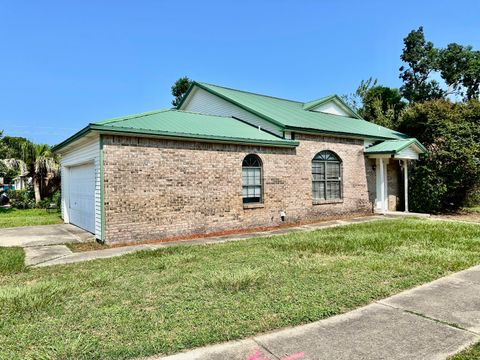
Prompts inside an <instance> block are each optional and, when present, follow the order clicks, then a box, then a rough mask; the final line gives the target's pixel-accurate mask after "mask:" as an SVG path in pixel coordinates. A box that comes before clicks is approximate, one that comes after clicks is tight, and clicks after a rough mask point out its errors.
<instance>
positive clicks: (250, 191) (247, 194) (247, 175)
mask: <svg viewBox="0 0 480 360" xmlns="http://www.w3.org/2000/svg"><path fill="white" fill-rule="evenodd" d="M262 181H263V180H262V161H261V160H260V158H259V157H258V156H257V155H254V154H250V155H247V156H245V158H244V159H243V163H242V184H243V188H242V196H243V203H244V204H249V203H261V202H263V192H262Z"/></svg>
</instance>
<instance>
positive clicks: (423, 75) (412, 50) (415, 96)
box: [400, 27, 480, 102]
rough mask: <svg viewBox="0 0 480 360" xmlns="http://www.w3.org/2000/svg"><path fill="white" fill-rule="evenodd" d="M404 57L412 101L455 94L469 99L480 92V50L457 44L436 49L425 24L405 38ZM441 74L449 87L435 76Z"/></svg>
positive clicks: (404, 75) (403, 73)
mask: <svg viewBox="0 0 480 360" xmlns="http://www.w3.org/2000/svg"><path fill="white" fill-rule="evenodd" d="M403 42H404V45H405V46H404V48H403V53H402V55H401V56H400V58H401V59H402V61H403V62H405V63H406V67H405V66H402V67H401V68H400V78H401V79H402V80H403V85H402V87H401V88H400V90H401V93H402V95H403V96H404V97H405V98H406V99H407V100H408V101H410V102H421V101H428V100H432V99H439V98H442V97H446V96H447V95H450V94H452V93H454V94H457V95H460V96H462V97H464V99H465V100H471V99H478V97H479V95H480V51H475V50H473V49H472V47H471V46H463V45H459V44H457V43H451V44H448V45H447V47H446V48H444V49H441V48H435V47H434V46H433V43H432V42H430V41H426V40H425V35H424V33H423V27H419V28H418V30H413V31H411V32H410V33H409V34H408V35H407V37H406V38H405V39H404V40H403ZM435 72H436V73H439V74H440V76H441V78H442V79H443V81H444V82H445V85H446V86H447V87H448V89H447V90H445V89H442V88H441V86H440V84H439V83H438V81H436V80H433V79H432V78H431V75H432V74H433V73H435Z"/></svg>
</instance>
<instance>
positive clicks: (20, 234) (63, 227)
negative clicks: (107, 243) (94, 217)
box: [0, 224, 93, 247]
mask: <svg viewBox="0 0 480 360" xmlns="http://www.w3.org/2000/svg"><path fill="white" fill-rule="evenodd" d="M92 238H93V235H92V234H91V233H89V232H87V231H85V230H83V229H80V228H78V227H76V226H74V225H70V224H59V225H41V226H22V227H16V228H6V229H0V247H10V246H20V247H30V246H48V245H59V244H68V243H75V242H85V241H88V240H91V239H92Z"/></svg>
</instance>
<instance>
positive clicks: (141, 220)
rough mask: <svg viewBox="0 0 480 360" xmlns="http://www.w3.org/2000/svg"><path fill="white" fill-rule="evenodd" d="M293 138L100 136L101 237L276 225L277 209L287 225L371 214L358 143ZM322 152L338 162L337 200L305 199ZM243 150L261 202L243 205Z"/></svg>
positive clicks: (365, 164) (367, 173) (367, 174)
mask: <svg viewBox="0 0 480 360" xmlns="http://www.w3.org/2000/svg"><path fill="white" fill-rule="evenodd" d="M296 140H299V141H300V146H298V147H297V148H295V149H284V148H273V147H262V146H245V145H232V144H213V143H200V142H183V141H171V140H162V139H152V138H137V137H121V136H105V138H104V171H105V173H104V181H105V223H106V228H105V231H106V232H105V235H106V236H105V239H106V241H107V242H132V241H133V242H134V241H143V240H154V239H161V238H165V237H173V236H182V235H190V234H197V233H210V232H217V231H223V230H232V229H244V228H249V227H259V226H275V225H278V224H280V223H281V219H280V211H282V210H283V211H285V212H286V215H287V216H286V222H290V223H291V222H298V221H309V220H316V219H322V218H327V217H331V216H336V215H346V214H365V213H371V212H372V203H371V202H372V201H373V200H372V194H369V189H373V191H374V190H375V183H374V182H375V173H374V172H373V170H372V168H371V166H370V165H369V160H366V159H365V157H364V155H363V141H360V140H353V139H340V138H334V137H323V136H313V135H302V134H296ZM322 150H331V151H334V152H335V153H336V154H338V156H339V157H340V158H341V159H342V161H343V201H341V202H339V203H329V204H318V205H314V204H313V203H312V185H311V159H312V158H313V157H314V156H315V154H316V153H317V152H319V151H322ZM250 153H256V154H258V155H259V156H260V158H261V159H262V162H263V175H264V189H263V194H264V204H263V206H262V207H258V208H253V209H244V206H243V203H242V160H243V158H244V157H245V156H246V155H247V154H250ZM372 173H373V175H372ZM372 181H373V185H372ZM369 183H370V184H369ZM374 197H375V196H374V194H373V198H374Z"/></svg>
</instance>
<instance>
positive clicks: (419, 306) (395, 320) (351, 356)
mask: <svg viewBox="0 0 480 360" xmlns="http://www.w3.org/2000/svg"><path fill="white" fill-rule="evenodd" d="M477 341H480V266H476V267H473V268H471V269H468V270H465V271H462V272H459V273H456V274H453V275H451V276H447V277H445V278H442V279H439V280H436V281H433V282H431V283H429V284H425V285H422V286H419V287H417V288H414V289H412V290H407V291H404V292H402V293H400V294H398V295H395V296H392V297H390V298H387V299H384V300H381V301H378V302H375V303H372V304H370V305H368V306H365V307H362V308H360V309H357V310H354V311H351V312H348V313H346V314H343V315H338V316H334V317H331V318H328V319H325V320H321V321H317V322H314V323H311V324H307V325H302V326H297V327H294V328H288V329H283V330H280V331H277V332H272V333H269V334H265V335H259V336H255V337H253V338H250V339H246V340H242V341H234V342H229V343H225V344H219V345H213V346H207V347H204V348H200V349H196V350H193V351H189V352H184V353H180V354H176V355H172V356H167V357H150V358H148V359H149V360H200V359H202V360H203V359H208V360H225V359H231V360H267V359H271V360H274V359H287V358H288V359H292V360H293V359H299V360H310V359H322V360H326V359H345V360H347V359H348V360H357V359H362V360H365V359H391V360H396V359H402V360H407V359H425V360H433V359H435V360H436V359H446V358H447V357H448V356H450V355H453V354H455V353H457V352H459V351H461V350H463V349H464V348H466V347H467V346H469V345H471V344H473V343H474V342H477Z"/></svg>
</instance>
